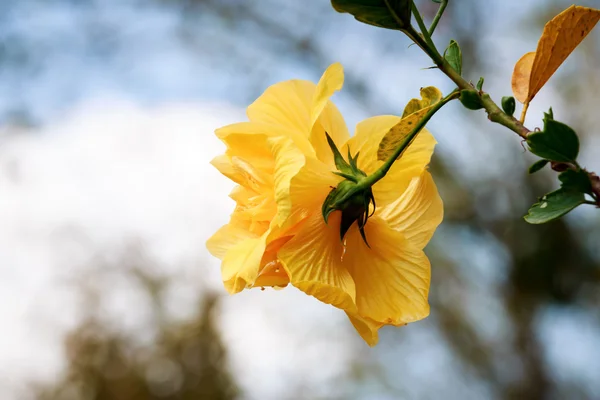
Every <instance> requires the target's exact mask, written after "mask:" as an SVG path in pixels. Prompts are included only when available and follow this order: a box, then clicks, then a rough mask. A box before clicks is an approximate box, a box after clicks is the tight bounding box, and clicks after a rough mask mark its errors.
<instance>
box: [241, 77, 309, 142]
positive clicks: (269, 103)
mask: <svg viewBox="0 0 600 400" xmlns="http://www.w3.org/2000/svg"><path fill="white" fill-rule="evenodd" d="M315 89H316V85H315V84H314V83H312V82H310V81H304V80H299V79H294V80H289V81H285V82H280V83H276V84H275V85H272V86H270V87H269V88H268V89H267V90H265V92H264V93H263V94H262V95H261V96H260V97H259V98H258V99H256V100H255V101H254V103H252V104H251V105H250V106H249V107H248V109H247V110H246V114H247V115H248V118H249V119H250V121H251V122H261V123H265V124H271V125H278V126H281V127H285V128H287V129H289V130H292V131H296V132H300V133H303V134H304V135H305V136H308V134H309V133H310V130H311V127H312V124H311V114H312V113H311V111H312V102H313V97H314V94H315Z"/></svg>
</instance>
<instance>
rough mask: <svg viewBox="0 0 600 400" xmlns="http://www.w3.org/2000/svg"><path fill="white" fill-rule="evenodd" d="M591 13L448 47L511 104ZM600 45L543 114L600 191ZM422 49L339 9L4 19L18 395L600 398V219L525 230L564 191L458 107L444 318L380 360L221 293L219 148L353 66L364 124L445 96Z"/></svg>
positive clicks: (254, 302) (425, 6)
mask: <svg viewBox="0 0 600 400" xmlns="http://www.w3.org/2000/svg"><path fill="white" fill-rule="evenodd" d="M416 2H417V4H418V6H419V7H420V9H421V10H422V12H423V13H424V14H425V15H426V17H427V19H428V20H430V19H431V17H432V16H433V15H434V14H435V11H436V5H435V4H434V3H433V2H431V1H429V0H416ZM570 4H571V0H554V1H551V0H531V1H527V2H524V1H518V0H507V1H501V2H500V1H498V2H489V1H481V0H461V1H451V2H450V5H449V7H448V11H447V12H446V15H445V16H444V18H443V19H442V21H441V23H440V25H439V27H438V30H437V31H436V37H435V41H436V43H437V44H438V47H440V48H442V49H443V48H444V47H445V45H446V44H447V43H448V42H449V41H450V39H451V38H453V39H456V40H458V42H459V43H460V44H461V47H462V50H463V56H464V65H465V66H464V70H465V72H464V75H465V76H466V77H468V78H469V79H470V80H472V81H474V82H476V81H477V80H478V79H479V77H480V76H484V77H485V78H486V81H485V89H486V90H487V91H489V92H490V93H491V94H492V97H493V98H494V99H496V100H497V101H499V99H500V97H501V96H505V95H509V94H511V89H510V78H511V74H512V68H513V65H514V63H515V62H516V61H517V60H518V59H519V58H520V57H521V55H523V54H524V53H525V52H528V51H532V50H534V49H535V47H536V43H537V39H538V38H539V35H540V34H541V31H542V27H543V25H544V23H545V22H546V21H547V20H549V19H550V18H551V17H553V16H554V15H556V14H557V13H558V12H560V11H562V10H563V9H565V8H566V7H568V6H569V5H570ZM578 4H580V5H587V6H594V5H595V6H598V4H597V0H580V1H579V3H578ZM599 29H600V28H597V29H596V30H595V31H593V32H592V33H591V34H590V35H589V36H588V38H587V39H586V40H585V41H584V42H583V44H582V45H581V46H580V48H578V49H577V50H576V51H575V53H574V54H573V55H572V56H571V58H570V59H569V60H568V61H567V62H566V64H565V65H564V66H563V67H561V69H560V70H559V71H558V73H557V75H555V77H553V78H552V79H551V81H550V83H549V84H548V85H547V86H546V87H545V88H544V89H543V90H542V91H541V92H540V94H539V95H538V96H537V97H536V100H535V101H534V102H533V104H532V107H531V108H530V111H529V113H528V120H527V125H528V126H529V127H530V128H535V127H539V126H541V119H542V113H543V112H544V111H546V110H547V109H548V108H549V107H550V106H552V107H553V108H554V115H555V117H556V118H557V119H558V120H560V121H563V122H565V123H568V124H569V125H571V126H572V127H573V128H575V130H576V131H577V132H578V133H579V135H580V138H581V141H582V155H581V161H582V162H581V163H582V165H584V166H586V167H588V168H589V169H591V170H594V171H596V172H600V157H599V156H598V154H600V135H599V134H598V128H597V126H598V124H599V123H600V121H599V119H598V118H599V116H598V112H597V108H598V100H597V93H599V92H600V75H599V74H598V68H597V66H598V65H599V64H600V30H599ZM409 44H410V43H409V42H408V40H407V39H406V38H405V37H403V36H402V35H401V34H400V33H398V32H394V31H386V30H381V29H375V28H373V27H370V26H367V25H362V24H359V23H357V22H356V21H354V20H353V18H351V17H350V16H349V15H347V14H344V15H342V14H337V13H336V12H334V11H333V9H332V8H331V6H330V4H329V2H328V1H325V0H306V1H303V2H291V1H283V0H255V1H243V0H54V1H42V0H4V1H2V2H0V324H1V326H2V329H1V332H2V333H1V334H0V399H9V400H10V399H43V400H71V399H73V400H79V399H98V400H100V399H102V400H111V399H115V400H121V399H127V400H129V399H131V400H137V399H216V400H219V399H264V400H270V399H277V400H279V399H283V400H295V399H298V400H301V399H365V400H367V399H368V400H379V399H438V398H445V399H598V398H600V308H599V307H598V306H599V304H600V290H599V289H600V213H599V212H598V211H597V210H594V209H592V207H587V208H585V207H581V208H579V209H577V210H575V211H574V212H572V213H571V214H570V215H568V216H567V217H566V218H564V219H562V220H560V221H557V222H553V223H551V224H548V225H543V226H531V225H528V224H526V223H525V222H524V221H523V220H522V216H523V215H524V214H525V213H526V211H527V208H528V206H529V205H531V204H532V203H533V202H534V201H535V200H536V197H538V196H540V195H542V194H543V193H545V192H548V191H550V190H553V189H555V188H557V186H558V185H557V179H556V174H555V173H552V171H549V170H543V171H541V172H540V173H537V174H536V175H535V176H528V175H527V173H526V168H527V166H528V165H529V164H531V163H532V162H533V161H534V159H533V158H532V157H530V155H529V154H527V153H525V152H524V151H523V149H522V147H521V144H520V140H519V138H518V137H517V136H516V135H514V134H513V133H511V132H509V131H507V130H504V129H503V128H502V127H500V126H496V125H492V124H491V123H489V122H488V121H487V120H486V116H485V113H484V112H469V111H466V110H464V109H462V108H461V106H460V104H458V103H456V104H451V105H449V106H447V107H445V108H444V109H443V110H442V111H441V112H440V113H439V114H438V115H436V117H435V118H434V119H433V121H432V122H431V123H430V125H429V127H430V130H431V131H432V132H433V134H434V135H435V136H436V138H437V139H438V141H439V144H438V146H437V148H436V155H435V157H434V160H433V162H432V166H431V170H432V171H433V175H434V177H435V178H436V181H437V183H438V186H439V188H440V192H441V195H442V197H443V199H444V202H445V213H446V216H445V220H444V223H443V224H442V225H441V227H440V228H439V230H438V231H437V233H436V235H435V237H434V240H433V241H432V242H431V243H430V245H429V246H428V247H427V249H426V252H427V253H428V255H429V256H430V258H431V260H432V271H433V282H432V287H431V295H430V301H431V303H432V311H431V316H430V317H429V318H427V319H426V320H424V321H422V322H418V323H415V324H411V325H409V326H407V327H404V328H389V327H388V328H384V329H382V331H381V335H380V343H379V345H378V346H377V347H375V348H372V349H371V348H368V346H367V345H366V344H364V343H363V342H362V341H361V339H360V338H359V336H358V335H357V334H356V333H355V332H354V330H353V328H352V326H351V325H350V323H349V322H348V321H347V319H346V317H345V315H344V314H343V313H342V312H340V311H338V310H336V309H333V308H331V307H328V306H325V305H323V304H320V303H318V302H317V301H316V300H314V299H313V298H311V297H308V296H306V295H304V294H303V293H301V292H299V291H297V290H295V289H294V288H286V289H285V290H282V291H275V290H266V291H264V292H262V291H260V290H250V291H245V292H243V293H241V294H239V295H236V296H228V295H226V293H225V291H224V289H222V285H221V282H220V273H219V262H218V260H215V259H213V258H212V257H211V256H210V255H209V254H208V252H207V251H206V249H205V245H204V242H205V240H206V239H207V238H208V237H209V236H210V235H211V233H212V232H214V231H215V230H216V229H217V228H218V227H219V226H221V225H222V224H224V223H226V222H227V221H228V217H229V214H230V213H231V211H232V210H233V203H232V202H231V201H229V199H227V194H228V192H229V190H230V189H231V184H230V183H229V182H227V180H226V179H225V178H224V177H222V176H220V175H219V174H218V173H217V172H216V171H215V170H214V169H213V168H212V167H211V166H210V165H209V164H208V162H209V161H210V160H211V159H212V158H213V157H214V156H215V155H217V154H219V153H221V152H222V151H223V146H222V144H221V143H219V141H218V140H217V139H216V138H215V137H214V134H213V131H214V129H215V128H217V127H219V126H222V125H225V124H228V123H233V122H237V121H241V120H243V119H244V118H245V117H244V108H245V106H247V105H248V104H249V103H250V102H251V101H253V100H254V99H255V98H256V97H257V96H258V95H260V93H261V92H262V91H263V90H264V89H265V88H266V87H267V86H268V85H271V84H273V83H275V82H278V81H280V80H285V79H291V78H304V79H311V80H313V81H317V80H318V78H319V77H320V75H321V73H322V72H323V70H324V69H325V68H326V67H327V66H328V65H329V64H331V63H333V62H336V61H340V62H342V63H343V64H344V66H345V69H346V83H345V86H344V89H343V90H342V92H340V93H338V94H336V95H335V97H334V101H335V102H336V103H337V104H338V106H339V107H340V109H341V111H342V113H343V114H344V116H345V117H346V121H347V123H348V125H349V127H353V126H354V125H355V124H356V123H357V122H358V121H360V120H362V119H364V118H366V117H369V116H372V115H377V114H401V112H402V110H403V107H404V105H405V104H406V102H407V101H408V100H409V99H410V98H412V97H416V96H417V95H418V93H419V88H420V87H423V86H429V85H435V86H438V87H440V88H441V89H442V91H444V92H446V93H447V92H448V91H450V90H451V89H452V86H451V84H450V82H449V81H448V80H447V79H446V78H445V77H444V76H442V75H441V74H440V73H439V72H438V71H436V70H431V69H427V67H429V66H431V62H430V61H429V60H428V59H427V58H426V57H425V56H424V55H423V54H422V52H421V51H420V50H419V49H418V48H417V47H416V46H409ZM518 112H520V110H518ZM226 199H227V200H226Z"/></svg>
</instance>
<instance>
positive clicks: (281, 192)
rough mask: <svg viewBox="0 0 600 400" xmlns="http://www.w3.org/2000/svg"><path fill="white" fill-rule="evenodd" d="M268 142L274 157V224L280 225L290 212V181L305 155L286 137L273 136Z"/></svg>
mask: <svg viewBox="0 0 600 400" xmlns="http://www.w3.org/2000/svg"><path fill="white" fill-rule="evenodd" d="M268 142H269V146H270V147H271V153H272V154H273V156H274V158H275V173H274V189H275V190H274V191H275V202H276V203H277V221H275V224H276V225H279V226H282V225H283V224H285V222H286V221H287V219H288V218H289V216H290V215H291V213H292V200H291V198H290V183H291V180H292V179H293V177H294V176H296V174H298V172H299V171H300V168H302V166H303V165H304V162H305V157H304V155H303V154H302V152H301V151H300V150H299V149H298V148H297V147H296V146H295V145H294V143H293V142H292V141H291V140H290V139H288V138H285V137H274V138H270V139H269V141H268Z"/></svg>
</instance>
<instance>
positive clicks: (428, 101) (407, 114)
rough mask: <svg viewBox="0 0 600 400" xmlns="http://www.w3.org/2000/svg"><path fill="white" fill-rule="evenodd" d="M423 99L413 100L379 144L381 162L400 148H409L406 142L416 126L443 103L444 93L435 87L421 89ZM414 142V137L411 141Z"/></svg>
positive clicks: (378, 156)
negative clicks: (435, 107)
mask: <svg viewBox="0 0 600 400" xmlns="http://www.w3.org/2000/svg"><path fill="white" fill-rule="evenodd" d="M421 96H422V98H421V99H412V100H411V101H409V102H408V104H407V105H406V108H405V109H404V113H403V115H402V119H401V120H400V121H399V122H398V123H397V124H396V125H394V126H392V127H391V128H390V130H389V131H388V132H387V133H386V134H385V135H384V136H383V138H382V139H381V142H379V149H378V150H377V159H378V160H380V161H384V160H387V159H388V157H390V156H391V155H392V154H394V152H395V151H396V149H397V148H398V146H400V145H402V144H403V143H404V146H405V149H406V148H408V146H409V145H410V142H406V141H407V140H408V138H409V136H410V134H411V133H412V132H413V130H414V129H415V126H417V124H418V123H419V122H420V121H421V120H422V119H423V118H425V116H426V115H427V113H429V111H431V109H432V108H433V107H434V106H435V105H436V104H438V103H439V102H440V101H442V97H443V95H442V92H440V90H439V89H437V88H436V87H433V86H428V87H426V88H421ZM412 140H414V137H413V138H412V139H411V141H412Z"/></svg>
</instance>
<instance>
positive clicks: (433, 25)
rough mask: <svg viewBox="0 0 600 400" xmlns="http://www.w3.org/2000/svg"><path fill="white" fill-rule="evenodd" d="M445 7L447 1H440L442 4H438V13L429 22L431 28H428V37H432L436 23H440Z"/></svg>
mask: <svg viewBox="0 0 600 400" xmlns="http://www.w3.org/2000/svg"><path fill="white" fill-rule="evenodd" d="M447 5H448V0H442V4H440V8H438V12H437V14H435V17H434V18H433V21H432V22H431V26H430V27H429V36H433V32H434V31H435V28H437V25H438V22H440V19H441V18H442V15H444V11H446V6H447Z"/></svg>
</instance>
